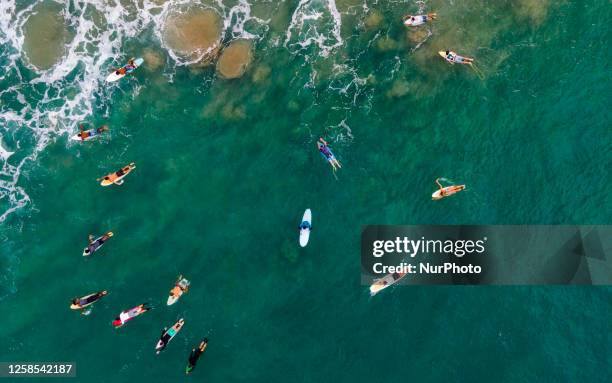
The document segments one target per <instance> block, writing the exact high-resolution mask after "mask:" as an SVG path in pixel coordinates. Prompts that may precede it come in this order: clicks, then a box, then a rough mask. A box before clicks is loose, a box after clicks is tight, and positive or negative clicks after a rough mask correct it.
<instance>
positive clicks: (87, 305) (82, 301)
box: [70, 290, 108, 315]
mask: <svg viewBox="0 0 612 383" xmlns="http://www.w3.org/2000/svg"><path fill="white" fill-rule="evenodd" d="M106 294H108V291H106V290H104V291H100V292H97V293H93V294H89V295H85V296H84V297H81V298H74V299H73V300H72V304H71V305H70V308H71V309H73V310H81V314H83V315H89V313H90V312H91V305H93V304H94V303H95V302H97V301H98V300H99V299H100V298H102V297H103V296H105V295H106Z"/></svg>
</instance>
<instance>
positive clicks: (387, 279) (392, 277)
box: [370, 273, 408, 296]
mask: <svg viewBox="0 0 612 383" xmlns="http://www.w3.org/2000/svg"><path fill="white" fill-rule="evenodd" d="M406 275H408V273H393V274H388V275H385V276H384V277H382V278H380V279H377V280H376V281H374V283H372V286H370V295H371V296H374V295H376V294H378V293H379V292H381V291H382V290H384V289H386V288H387V287H389V286H391V285H393V284H395V283H397V281H399V280H400V279H402V278H404V277H405V276H406Z"/></svg>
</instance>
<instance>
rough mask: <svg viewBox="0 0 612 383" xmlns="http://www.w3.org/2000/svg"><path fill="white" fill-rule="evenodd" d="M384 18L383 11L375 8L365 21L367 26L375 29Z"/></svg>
mask: <svg viewBox="0 0 612 383" xmlns="http://www.w3.org/2000/svg"><path fill="white" fill-rule="evenodd" d="M383 20H384V17H383V15H382V13H380V11H379V10H377V9H374V10H372V11H371V12H370V13H368V15H367V16H366V17H365V19H364V20H363V23H364V25H365V26H366V28H368V29H375V28H377V27H379V26H380V24H381V23H382V21H383Z"/></svg>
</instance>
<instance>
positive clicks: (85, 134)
mask: <svg viewBox="0 0 612 383" xmlns="http://www.w3.org/2000/svg"><path fill="white" fill-rule="evenodd" d="M107 131H108V126H106V125H102V126H101V127H99V128H97V129H89V130H85V126H84V125H83V124H80V125H79V138H80V139H81V140H82V141H87V139H90V138H92V137H94V136H97V135H99V134H102V133H104V132H107Z"/></svg>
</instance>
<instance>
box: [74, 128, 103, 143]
mask: <svg viewBox="0 0 612 383" xmlns="http://www.w3.org/2000/svg"><path fill="white" fill-rule="evenodd" d="M85 132H86V133H89V136H87V137H85V138H82V137H81V133H77V134H75V135H73V136H71V137H70V139H71V140H74V141H89V140H92V139H94V138H96V137H98V136H99V135H100V133H98V131H97V129H88V130H86V131H85Z"/></svg>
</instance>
